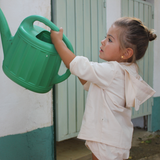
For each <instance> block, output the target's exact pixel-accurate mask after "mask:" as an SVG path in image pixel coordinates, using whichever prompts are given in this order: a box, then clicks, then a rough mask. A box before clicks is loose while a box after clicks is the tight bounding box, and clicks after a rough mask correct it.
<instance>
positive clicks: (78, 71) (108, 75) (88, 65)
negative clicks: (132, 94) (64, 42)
mask: <svg viewBox="0 0 160 160" xmlns="http://www.w3.org/2000/svg"><path fill="white" fill-rule="evenodd" d="M115 70H116V66H115V64H114V62H104V63H97V62H90V61H89V60H88V59H87V58H86V57H83V56H76V57H75V58H74V59H73V60H72V62H71V63H70V71H71V73H72V74H74V75H76V76H78V77H80V78H81V79H84V80H86V81H89V82H91V83H94V84H96V85H98V86H99V87H101V88H106V87H108V86H109V85H110V83H111V82H112V80H113V78H114V76H115V73H116V71H115Z"/></svg>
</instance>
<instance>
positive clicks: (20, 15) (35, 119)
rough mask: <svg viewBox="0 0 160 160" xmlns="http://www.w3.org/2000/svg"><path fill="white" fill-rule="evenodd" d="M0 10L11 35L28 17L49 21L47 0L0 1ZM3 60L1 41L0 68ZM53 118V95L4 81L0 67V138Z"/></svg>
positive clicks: (27, 129)
mask: <svg viewBox="0 0 160 160" xmlns="http://www.w3.org/2000/svg"><path fill="white" fill-rule="evenodd" d="M0 8H1V9H2V11H3V13H4V15H5V17H6V19H7V21H8V24H9V26H10V30H11V33H12V35H15V32H16V30H17V29H18V26H19V25H20V23H21V21H22V20H23V19H24V18H26V17H27V16H29V15H33V14H37V15H42V16H45V17H46V18H48V19H50V15H51V10H50V8H51V6H50V0H45V1H44V0H23V1H22V0H14V1H11V0H0ZM37 24H38V23H37ZM41 26H42V25H41ZM2 61H3V51H2V45H1V41H0V66H2ZM28 65H29V64H28ZM52 119H53V116H52V92H51V91H50V92H48V93H46V94H38V93H34V92H31V91H29V90H26V89H25V88H23V87H21V86H19V85H17V84H16V83H14V82H13V81H11V80H10V79H9V78H7V76H5V74H4V73H3V71H2V67H0V136H5V135H10V134H18V133H24V132H28V131H31V130H34V129H37V128H42V127H47V126H51V125H52V124H53V120H52Z"/></svg>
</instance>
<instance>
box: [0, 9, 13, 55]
mask: <svg viewBox="0 0 160 160" xmlns="http://www.w3.org/2000/svg"><path fill="white" fill-rule="evenodd" d="M0 34H1V39H2V47H3V52H4V56H5V53H6V52H7V49H9V48H10V45H11V41H12V35H11V32H10V29H9V27H8V23H7V21H6V18H5V16H4V14H3V12H2V10H1V9H0Z"/></svg>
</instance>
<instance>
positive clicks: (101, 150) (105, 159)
mask: <svg viewBox="0 0 160 160" xmlns="http://www.w3.org/2000/svg"><path fill="white" fill-rule="evenodd" d="M85 145H86V146H87V148H88V149H90V150H91V152H92V153H93V154H94V155H95V156H96V157H97V158H98V159H99V160H123V159H128V158H129V150H126V149H121V148H116V147H113V146H109V145H107V144H103V143H98V142H93V141H86V143H85Z"/></svg>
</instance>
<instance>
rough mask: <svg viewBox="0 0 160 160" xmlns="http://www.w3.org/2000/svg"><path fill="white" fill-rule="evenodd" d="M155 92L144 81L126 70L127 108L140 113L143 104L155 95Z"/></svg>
mask: <svg viewBox="0 0 160 160" xmlns="http://www.w3.org/2000/svg"><path fill="white" fill-rule="evenodd" d="M154 93H155V91H154V90H153V89H152V88H151V87H150V86H149V85H148V84H147V83H146V82H145V81H144V80H139V79H137V78H136V77H134V76H133V75H131V74H130V73H129V72H128V71H127V70H125V98H126V106H127V107H135V110H136V111H138V110H139V107H140V105H141V104H142V103H144V102H145V101H146V100H147V99H149V98H150V97H152V96H153V95H154Z"/></svg>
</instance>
